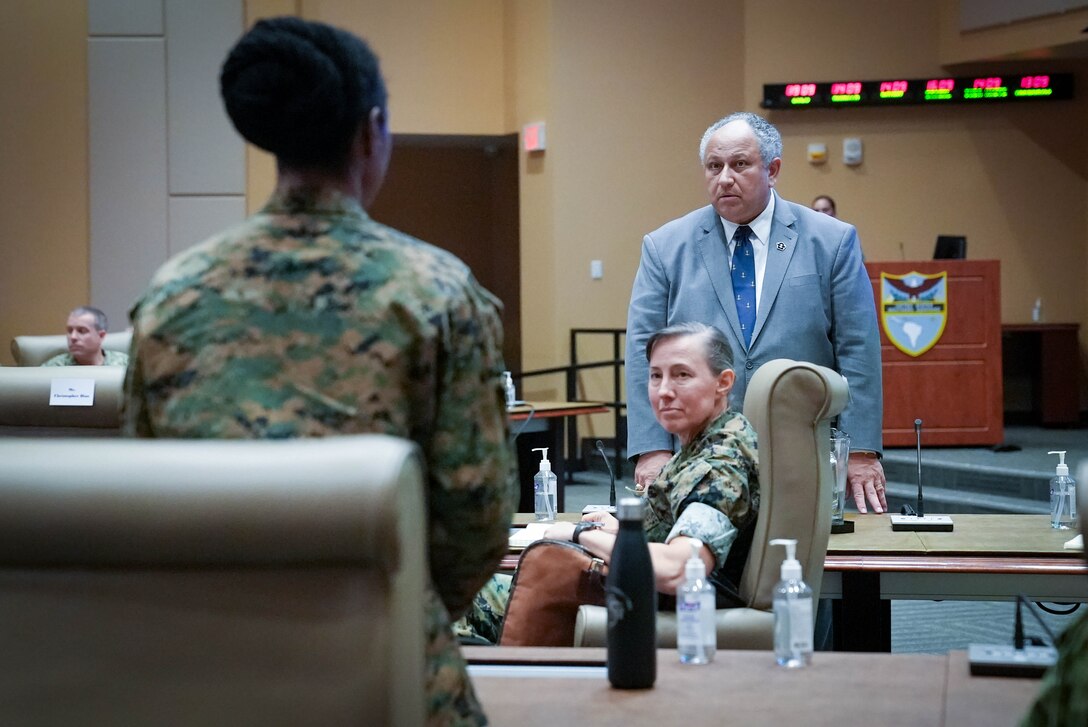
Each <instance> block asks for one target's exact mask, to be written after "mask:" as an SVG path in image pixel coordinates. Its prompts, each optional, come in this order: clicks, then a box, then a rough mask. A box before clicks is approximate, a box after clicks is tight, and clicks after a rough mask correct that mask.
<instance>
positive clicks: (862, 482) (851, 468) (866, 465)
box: [846, 452, 888, 515]
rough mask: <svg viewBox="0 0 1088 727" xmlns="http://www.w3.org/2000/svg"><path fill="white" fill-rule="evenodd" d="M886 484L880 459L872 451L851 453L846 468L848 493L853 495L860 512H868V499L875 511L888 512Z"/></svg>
mask: <svg viewBox="0 0 1088 727" xmlns="http://www.w3.org/2000/svg"><path fill="white" fill-rule="evenodd" d="M886 484H887V482H886V480H885V479H884V466H883V465H882V464H880V459H878V458H877V457H875V456H873V454H872V453H870V452H851V453H850V462H849V464H848V465H847V468H846V494H847V496H853V498H854V504H855V505H857V508H858V512H860V513H861V514H863V515H864V514H865V513H867V512H868V510H867V509H866V505H865V503H866V501H868V502H869V503H870V504H871V505H872V507H873V512H875V513H882V512H887V511H888V500H887V498H886V497H885V496H884V488H885V486H886Z"/></svg>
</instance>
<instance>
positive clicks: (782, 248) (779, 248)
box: [775, 242, 786, 252]
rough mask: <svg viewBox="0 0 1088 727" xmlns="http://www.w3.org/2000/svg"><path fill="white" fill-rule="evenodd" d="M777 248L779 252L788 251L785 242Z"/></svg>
mask: <svg viewBox="0 0 1088 727" xmlns="http://www.w3.org/2000/svg"><path fill="white" fill-rule="evenodd" d="M775 247H777V248H778V251H779V252H782V251H783V250H785V249H786V243H784V242H780V243H778V244H777V245H775Z"/></svg>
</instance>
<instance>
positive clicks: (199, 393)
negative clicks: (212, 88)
mask: <svg viewBox="0 0 1088 727" xmlns="http://www.w3.org/2000/svg"><path fill="white" fill-rule="evenodd" d="M499 307H500V304H499V302H498V301H497V300H496V299H495V298H494V297H493V296H492V295H491V294H490V293H488V292H487V291H486V290H484V289H483V287H481V286H480V285H479V284H478V283H477V282H476V280H475V279H474V278H473V277H472V274H471V272H470V271H469V270H468V268H467V267H466V266H465V265H464V264H463V263H462V262H461V261H460V260H458V259H457V258H456V257H454V256H453V255H451V254H449V253H447V252H444V251H442V250H440V249H438V248H435V247H433V246H431V245H428V244H426V243H424V242H421V241H419V240H416V239H414V238H411V237H409V236H407V235H405V234H403V233H400V232H397V231H396V230H394V229H392V228H389V227H386V226H384V225H381V224H378V223H377V222H375V221H373V220H372V219H370V217H369V216H368V215H367V214H366V213H365V212H364V211H363V209H362V207H361V206H360V205H359V204H358V203H357V202H356V201H354V200H352V199H350V198H348V197H346V196H344V195H343V194H341V193H339V192H336V191H333V190H309V189H299V190H294V191H291V192H289V193H284V192H277V194H276V195H274V196H273V198H272V199H271V200H270V201H269V203H268V205H267V206H266V207H265V208H264V209H263V210H261V211H260V212H259V213H257V214H256V215H254V216H253V217H251V218H249V219H248V220H246V221H245V222H243V223H241V224H240V225H239V226H237V227H234V228H232V229H230V230H227V231H226V232H224V233H223V234H221V235H219V236H217V237H214V238H212V239H210V240H208V241H206V242H204V243H202V244H200V245H197V246H196V247H194V248H192V249H190V250H188V251H186V252H184V253H182V254H181V255H178V256H177V257H175V258H174V259H172V260H170V261H169V262H167V263H166V264H165V265H164V266H163V267H162V268H161V269H160V270H159V271H158V272H157V273H156V274H155V276H154V278H153V279H152V282H151V286H150V288H149V289H148V290H147V291H146V292H145V293H144V294H143V296H142V297H141V298H140V299H139V300H138V301H137V303H136V305H135V307H134V308H133V310H132V319H133V323H134V331H133V338H132V349H131V356H132V364H131V366H130V367H129V370H128V376H127V379H126V382H125V394H126V396H125V409H124V414H123V427H124V431H125V433H126V434H127V435H129V436H143V437H178V438H187V437H200V438H285V437H317V436H325V435H341V434H356V433H370V432H376V433H383V434H391V435H396V436H400V437H405V438H408V439H411V440H413V441H415V442H417V443H418V444H419V445H420V448H421V449H422V451H423V455H424V457H425V459H426V464H427V473H428V485H427V486H428V495H427V496H428V502H429V508H430V513H429V528H430V532H429V535H430V566H431V579H432V583H433V589H432V590H431V592H430V593H429V596H428V600H429V605H428V636H429V647H428V675H427V678H428V699H429V714H430V721H429V723H430V724H469V725H474V724H484V723H486V719H485V718H484V716H483V713H482V711H481V709H480V706H479V704H478V702H477V700H476V696H475V694H474V692H473V690H472V685H471V683H470V682H469V681H468V676H467V674H466V671H465V663H464V660H463V658H462V656H461V653H460V650H459V647H458V645H457V642H456V641H455V640H454V639H453V636H452V633H451V631H450V621H451V616H452V617H453V618H454V619H456V618H457V617H459V616H460V615H461V613H462V612H463V611H464V610H465V609H466V608H467V607H468V605H469V604H470V602H471V600H472V596H473V594H475V593H476V591H477V590H479V588H480V587H481V586H482V585H483V584H484V582H486V580H487V578H488V576H490V575H491V574H492V573H493V572H494V569H495V566H496V565H497V563H498V561H499V559H500V558H501V557H502V555H503V554H504V553H505V552H506V547H507V529H508V527H509V523H510V516H511V512H512V508H513V491H512V485H513V483H514V478H513V476H512V457H511V454H510V450H509V446H508V444H507V423H506V409H505V399H504V395H503V388H502V384H501V374H502V370H503V360H502V324H501V321H500V317H499ZM360 658H366V657H365V655H360Z"/></svg>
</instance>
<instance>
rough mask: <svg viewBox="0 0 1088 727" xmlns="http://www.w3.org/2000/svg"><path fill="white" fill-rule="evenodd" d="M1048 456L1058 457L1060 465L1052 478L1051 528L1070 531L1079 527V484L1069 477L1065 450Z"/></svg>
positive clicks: (1055, 469)
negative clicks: (1054, 455)
mask: <svg viewBox="0 0 1088 727" xmlns="http://www.w3.org/2000/svg"><path fill="white" fill-rule="evenodd" d="M1047 454H1056V455H1058V465H1057V467H1055V468H1054V476H1053V477H1051V478H1050V526H1051V527H1052V528H1054V529H1055V530H1069V529H1071V528H1075V527H1076V526H1077V483H1076V481H1075V480H1074V479H1073V478H1072V477H1070V476H1069V465H1067V464H1066V463H1065V451H1064V450H1062V451H1054V452H1048V453H1047Z"/></svg>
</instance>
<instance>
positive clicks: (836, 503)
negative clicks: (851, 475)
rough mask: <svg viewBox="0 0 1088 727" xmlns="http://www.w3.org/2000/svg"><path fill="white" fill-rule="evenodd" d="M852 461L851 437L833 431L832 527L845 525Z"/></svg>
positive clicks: (833, 429) (844, 433) (841, 432)
mask: <svg viewBox="0 0 1088 727" xmlns="http://www.w3.org/2000/svg"><path fill="white" fill-rule="evenodd" d="M849 461H850V435H849V434H847V433H846V432H844V431H841V430H839V429H835V428H834V427H832V429H831V483H832V486H831V525H832V526H835V525H842V524H843V508H844V507H845V500H846V469H847V464H848V463H849Z"/></svg>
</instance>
